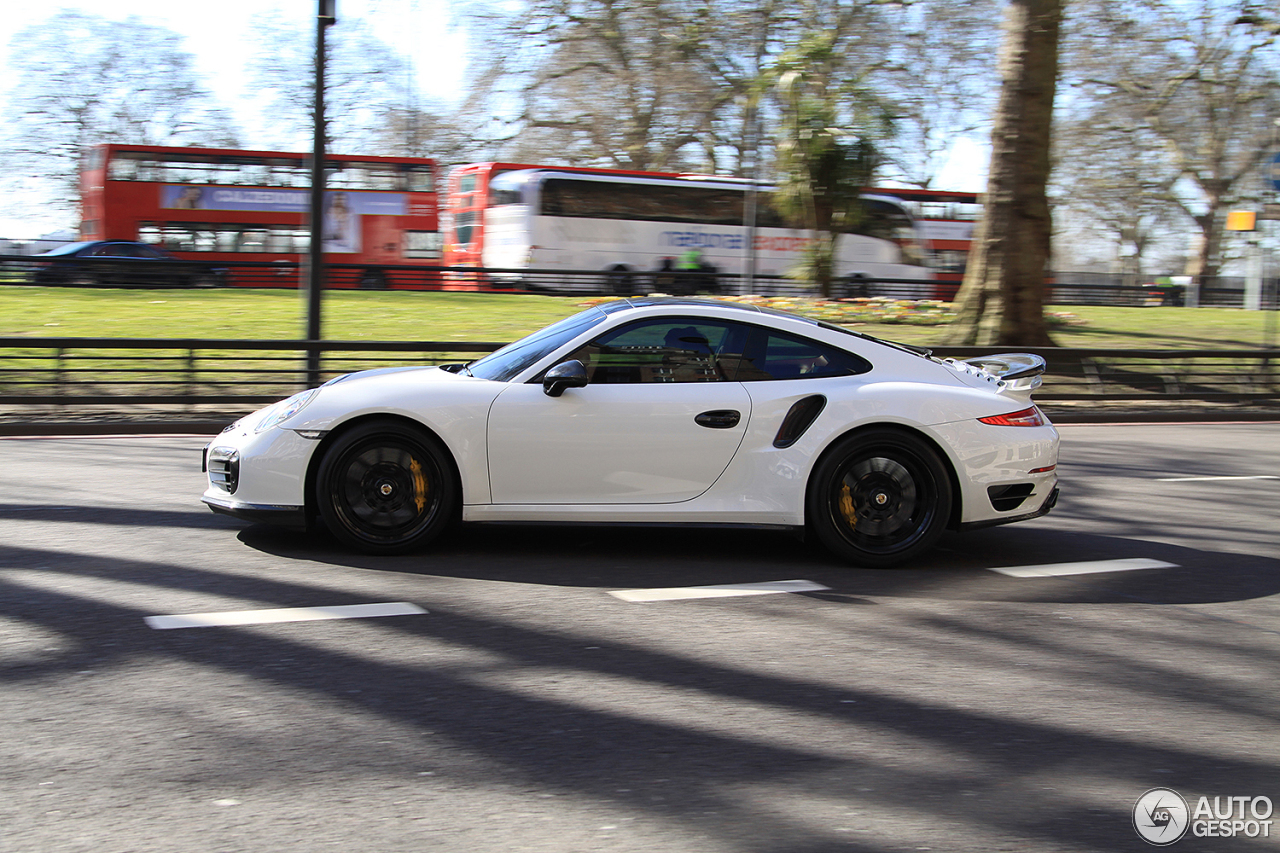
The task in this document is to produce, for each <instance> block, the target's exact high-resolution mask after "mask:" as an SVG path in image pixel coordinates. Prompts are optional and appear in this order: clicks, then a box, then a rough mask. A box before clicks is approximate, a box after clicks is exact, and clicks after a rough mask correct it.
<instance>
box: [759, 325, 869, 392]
mask: <svg viewBox="0 0 1280 853" xmlns="http://www.w3.org/2000/svg"><path fill="white" fill-rule="evenodd" d="M869 370H871V363H870V362H869V361H867V360H866V359H865V358H863V357H862V356H859V355H854V354H853V353H851V352H846V351H845V350H842V349H839V348H837V347H833V346H831V345H829V344H824V343H819V342H818V341H811V340H809V339H808V338H802V337H799V336H796V335H788V334H784V333H782V332H771V331H768V330H766V329H757V330H756V334H754V335H753V336H752V338H751V341H750V343H749V345H748V347H747V351H746V354H745V357H744V358H743V359H742V365H741V367H739V368H738V373H737V380H738V381H739V382H765V381H769V380H776V379H825V378H828V377H831V376H854V375H856V374H859V373H866V372H867V371H869Z"/></svg>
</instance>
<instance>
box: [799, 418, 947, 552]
mask: <svg viewBox="0 0 1280 853" xmlns="http://www.w3.org/2000/svg"><path fill="white" fill-rule="evenodd" d="M950 514H951V478H950V477H949V476H948V475H947V468H946V466H945V464H944V463H943V461H942V460H941V459H940V458H939V456H938V453H937V451H936V450H935V449H934V448H933V447H932V446H930V445H929V444H928V443H927V442H926V441H924V440H923V439H921V438H919V437H918V436H915V435H912V434H911V433H908V432H902V431H899V430H894V429H873V430H867V431H864V432H859V433H855V434H853V435H850V436H848V437H846V438H843V439H841V440H840V441H839V442H837V443H836V444H835V445H834V446H833V447H832V448H831V450H830V451H829V452H828V453H827V454H826V455H825V456H823V458H822V461H821V462H819V463H818V467H817V469H816V470H815V471H814V473H813V478H812V479H811V480H810V485H809V496H808V507H807V517H808V520H809V523H810V524H811V525H812V527H813V529H814V531H815V532H816V533H817V535H818V539H819V540H820V541H821V542H822V544H823V545H825V546H826V547H827V548H828V549H830V550H831V551H832V552H834V553H835V554H836V555H837V556H839V557H841V558H843V559H845V560H848V561H849V562H851V563H854V564H857V565H860V566H866V567H868V568H888V567H890V566H894V565H897V564H899V563H903V562H906V561H907V560H910V559H911V558H913V557H915V556H918V555H919V554H921V553H923V552H925V551H927V550H928V549H929V548H931V547H933V544H934V543H935V542H936V541H937V540H938V537H939V536H940V535H942V531H943V529H944V528H945V527H946V525H947V522H948V520H949V518H950Z"/></svg>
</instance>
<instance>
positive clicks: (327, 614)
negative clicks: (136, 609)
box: [144, 601, 427, 631]
mask: <svg viewBox="0 0 1280 853" xmlns="http://www.w3.org/2000/svg"><path fill="white" fill-rule="evenodd" d="M426 612H427V611H425V610H423V609H422V608H421V607H419V606H418V605H416V604H410V603H408V602H407V601H392V602H387V603H384V604H343V605H338V606H335V607H285V608H278V609H274V610H224V611H221V612H217V613H183V614H179V615H175V616H148V617H147V618H146V619H145V620H144V621H145V622H146V623H147V624H148V625H149V626H151V627H152V628H155V629H156V630H157V631H167V630H171V629H173V628H211V627H217V626H227V625H269V624H273V623H276V622H316V621H320V620H322V619H368V618H371V617H374V616H412V615H416V614H419V613H426Z"/></svg>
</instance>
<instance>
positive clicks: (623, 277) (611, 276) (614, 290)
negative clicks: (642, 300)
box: [603, 264, 636, 296]
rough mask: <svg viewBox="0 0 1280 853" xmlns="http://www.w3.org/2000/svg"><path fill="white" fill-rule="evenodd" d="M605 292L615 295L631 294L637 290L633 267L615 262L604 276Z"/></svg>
mask: <svg viewBox="0 0 1280 853" xmlns="http://www.w3.org/2000/svg"><path fill="white" fill-rule="evenodd" d="M603 292H604V293H607V294H612V295H614V296H631V295H632V294H634V293H635V292H636V287H635V277H634V276H633V275H632V274H631V267H629V266H627V265H626V264H614V265H613V266H611V267H609V269H608V270H607V271H606V273H605V276H604V291H603Z"/></svg>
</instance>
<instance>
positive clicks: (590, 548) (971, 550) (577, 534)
mask: <svg viewBox="0 0 1280 853" xmlns="http://www.w3.org/2000/svg"><path fill="white" fill-rule="evenodd" d="M239 538H240V540H241V541H242V542H243V543H244V544H245V545H247V546H248V547H251V548H254V549H255V550H258V551H262V552H264V553H268V554H272V555H275V556H279V557H284V558H287V559H290V560H300V561H312V562H317V563H323V564H326V565H334V566H348V567H351V568H358V569H367V570H374V571H385V572H399V573H405V574H418V575H430V576H440V577H452V578H472V579H476V580H487V581H502V582H510V583H525V584H540V585H548V586H566V587H583V588H591V587H597V588H601V589H611V590H613V589H636V588H653V587H687V586H702V585H711V584H729V583H735V584H740V583H754V582H763V581H776V580H784V579H798V578H804V579H806V580H811V581H815V582H817V583H820V584H823V585H825V586H828V587H830V591H829V592H815V593H808V594H809V595H812V596H815V597H819V598H824V599H827V600H832V601H841V600H843V601H848V602H850V603H865V602H866V601H867V600H868V599H869V598H875V597H891V598H928V599H939V600H957V601H1022V602H1033V601H1042V602H1061V603H1093V604H1100V603H1113V604H1127V603H1139V604H1194V603H1209V602H1226V601H1243V600H1249V599H1256V598H1263V597H1266V596H1270V595H1275V594H1276V593H1280V560H1276V559H1272V558H1269V557H1263V556H1259V555H1247V554H1236V553H1222V552H1214V551H1207V550H1201V549H1196V548H1191V547H1187V546H1180V545H1172V544H1167V543H1161V542H1154V541H1150V540H1145V539H1133V538H1126V537H1121V536H1108V535H1098V534H1090V533H1080V532H1072V531H1055V530H1045V529H1035V528H1032V527H1017V528H1015V527H1009V528H997V529H992V530H987V531H983V532H981V533H978V534H974V533H969V534H948V535H947V536H944V537H943V539H942V540H941V541H940V542H939V545H938V546H937V547H936V548H934V549H933V550H932V551H930V552H929V553H927V554H925V555H923V556H922V557H920V558H919V559H917V560H914V561H912V562H910V563H908V564H906V565H904V566H901V567H898V568H895V569H865V568H860V567H855V566H849V565H846V564H844V563H842V562H840V561H839V560H838V559H836V558H835V557H833V556H832V555H831V554H829V553H828V552H826V551H825V550H824V549H823V548H822V547H821V546H820V545H818V544H817V543H816V542H813V541H804V540H803V539H802V538H801V537H800V536H798V535H797V534H795V533H789V532H785V531H775V530H755V529H726V528H708V529H696V528H660V527H607V526H542V525H527V526H521V525H463V526H462V527H460V528H458V529H456V530H454V531H452V532H450V533H449V534H447V535H446V536H445V537H444V538H443V539H441V540H440V541H438V542H437V543H435V544H434V545H433V546H431V547H429V548H427V549H425V550H423V551H422V552H420V553H413V554H405V555H398V556H370V555H364V554H358V553H354V552H352V551H350V550H348V549H346V548H344V546H342V545H341V544H339V543H338V542H336V541H335V540H334V539H333V538H332V537H330V536H328V535H327V533H326V532H325V531H324V530H323V529H321V530H318V531H313V532H311V533H306V534H304V533H301V532H296V531H287V530H280V529H276V528H267V527H262V526H254V527H249V528H246V529H244V530H243V531H241V533H240V537H239ZM1132 560H1143V561H1149V563H1163V564H1166V565H1164V566H1162V567H1155V568H1144V569H1139V570H1132V569H1130V570H1122V571H1097V572H1085V573H1080V574H1072V575H1067V576H1061V577H1053V576H1050V577H1013V576H1008V575H1005V574H1001V573H1000V572H999V571H998V570H999V569H1002V568H1008V567H1023V566H1046V567H1050V571H1052V568H1051V567H1052V566H1054V565H1058V564H1064V563H1085V562H1099V563H1103V562H1106V563H1110V562H1111V561H1132ZM1099 568H1102V567H1101V566H1100V567H1099Z"/></svg>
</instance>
